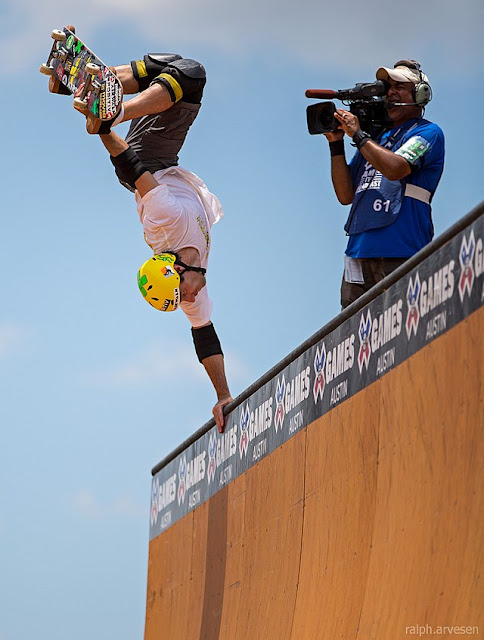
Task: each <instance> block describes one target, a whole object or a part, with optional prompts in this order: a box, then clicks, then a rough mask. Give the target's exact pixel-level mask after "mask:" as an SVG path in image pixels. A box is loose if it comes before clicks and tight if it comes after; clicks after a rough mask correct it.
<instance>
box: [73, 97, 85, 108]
mask: <svg viewBox="0 0 484 640" xmlns="http://www.w3.org/2000/svg"><path fill="white" fill-rule="evenodd" d="M73 103H74V107H75V108H76V109H79V110H80V111H85V110H86V109H87V100H81V99H80V98H74V100H73Z"/></svg>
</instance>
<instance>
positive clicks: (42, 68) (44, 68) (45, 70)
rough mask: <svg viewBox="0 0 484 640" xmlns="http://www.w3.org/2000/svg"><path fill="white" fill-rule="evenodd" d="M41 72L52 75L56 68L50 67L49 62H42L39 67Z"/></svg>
mask: <svg viewBox="0 0 484 640" xmlns="http://www.w3.org/2000/svg"><path fill="white" fill-rule="evenodd" d="M39 71H40V73H43V74H44V76H51V75H52V74H53V73H54V69H53V68H52V67H49V65H48V64H44V63H42V64H41V65H40V68H39Z"/></svg>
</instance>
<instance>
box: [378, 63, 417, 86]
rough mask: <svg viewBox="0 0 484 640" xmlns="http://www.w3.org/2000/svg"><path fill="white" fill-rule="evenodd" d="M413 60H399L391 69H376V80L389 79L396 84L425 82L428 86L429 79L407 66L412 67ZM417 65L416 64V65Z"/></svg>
mask: <svg viewBox="0 0 484 640" xmlns="http://www.w3.org/2000/svg"><path fill="white" fill-rule="evenodd" d="M404 63H405V64H404ZM414 64H415V63H414V61H413V60H401V61H400V62H397V63H396V64H395V66H394V67H393V69H390V68H388V67H380V68H379V69H377V72H376V78H377V80H388V78H391V79H392V80H395V81H396V82H413V84H418V83H419V82H426V83H427V84H429V79H428V78H427V76H426V75H425V73H422V72H421V71H419V69H418V68H414V69H412V68H410V66H407V65H412V66H413V65H414ZM416 64H418V63H416Z"/></svg>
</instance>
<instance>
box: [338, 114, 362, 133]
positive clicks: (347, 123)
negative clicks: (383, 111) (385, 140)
mask: <svg viewBox="0 0 484 640" xmlns="http://www.w3.org/2000/svg"><path fill="white" fill-rule="evenodd" d="M334 117H335V118H336V120H338V122H339V123H340V129H341V130H342V131H343V132H344V133H346V135H348V136H349V137H350V138H352V137H353V136H354V135H355V133H356V132H357V131H358V129H359V128H360V122H359V120H358V118H357V117H356V116H355V115H354V114H353V113H351V112H350V111H346V110H345V109H336V111H335V112H334Z"/></svg>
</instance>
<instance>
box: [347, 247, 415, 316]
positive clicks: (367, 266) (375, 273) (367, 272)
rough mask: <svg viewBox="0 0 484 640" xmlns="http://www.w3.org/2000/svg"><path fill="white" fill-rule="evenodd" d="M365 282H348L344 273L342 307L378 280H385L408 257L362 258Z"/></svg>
mask: <svg viewBox="0 0 484 640" xmlns="http://www.w3.org/2000/svg"><path fill="white" fill-rule="evenodd" d="M360 260H361V268H362V271H363V279H364V283H363V284H359V283H356V282H346V280H345V277H344V275H343V282H342V283H341V309H345V308H346V307H347V306H348V305H350V304H351V303H352V302H354V301H355V300H357V299H358V298H359V297H360V296H362V295H363V294H364V293H366V292H367V291H369V290H370V289H371V288H372V287H373V286H374V285H375V284H376V283H377V282H380V280H383V278H384V277H385V276H387V275H388V274H389V273H391V272H392V271H395V269H396V268H397V267H399V266H400V265H401V264H403V263H404V262H405V261H406V260H407V258H361V259H360Z"/></svg>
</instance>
